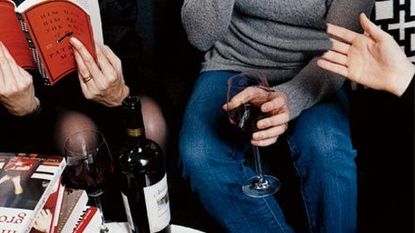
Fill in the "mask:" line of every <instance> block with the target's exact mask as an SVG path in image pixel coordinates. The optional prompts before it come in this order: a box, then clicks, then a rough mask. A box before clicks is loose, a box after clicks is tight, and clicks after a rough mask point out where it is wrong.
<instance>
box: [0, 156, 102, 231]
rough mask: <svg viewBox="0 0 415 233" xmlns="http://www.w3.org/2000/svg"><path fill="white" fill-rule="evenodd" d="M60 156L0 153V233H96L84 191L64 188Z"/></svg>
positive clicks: (94, 213)
mask: <svg viewBox="0 0 415 233" xmlns="http://www.w3.org/2000/svg"><path fill="white" fill-rule="evenodd" d="M65 166H66V162H65V159H64V158H63V157H62V156H51V155H40V154H23V153H18V154H16V153H0V232H7V233H27V232H30V233H40V232H41V233H55V232H56V233H58V232H59V233H60V232H62V233H65V232H71V233H72V232H99V227H100V221H101V219H100V214H99V210H98V209H97V208H96V207H92V206H88V205H87V203H88V196H87V194H86V192H85V191H84V190H74V189H69V188H65V186H64V185H62V183H61V175H62V172H63V170H64V168H65Z"/></svg>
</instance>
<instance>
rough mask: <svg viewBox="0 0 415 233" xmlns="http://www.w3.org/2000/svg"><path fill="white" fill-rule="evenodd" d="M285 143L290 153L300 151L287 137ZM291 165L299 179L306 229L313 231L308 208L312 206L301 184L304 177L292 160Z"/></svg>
mask: <svg viewBox="0 0 415 233" xmlns="http://www.w3.org/2000/svg"><path fill="white" fill-rule="evenodd" d="M287 143H288V147H289V148H290V151H291V153H292V155H294V154H296V155H298V154H300V152H299V151H298V150H296V147H295V145H294V144H295V143H293V142H292V141H291V140H290V139H289V138H288V139H287ZM293 157H294V156H293ZM293 166H294V169H295V171H296V173H297V176H298V178H299V179H300V192H301V199H302V200H303V204H304V211H305V215H306V218H307V221H308V230H309V232H310V233H312V232H314V231H313V228H314V227H313V221H312V218H311V215H310V212H312V211H309V208H310V209H311V210H312V207H311V206H310V205H309V200H308V197H307V195H306V194H305V192H304V185H303V182H304V179H303V178H302V176H301V175H300V174H301V173H300V169H299V168H298V167H297V165H296V163H295V162H294V161H293Z"/></svg>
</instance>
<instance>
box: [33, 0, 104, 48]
mask: <svg viewBox="0 0 415 233" xmlns="http://www.w3.org/2000/svg"><path fill="white" fill-rule="evenodd" d="M26 1H27V0H26ZM71 1H73V2H76V3H78V5H80V6H82V7H83V8H84V9H85V10H86V11H87V12H88V13H89V17H90V18H91V25H92V32H93V34H94V39H95V42H97V43H100V44H104V36H103V34H102V23H101V12H100V10H99V3H98V0H71Z"/></svg>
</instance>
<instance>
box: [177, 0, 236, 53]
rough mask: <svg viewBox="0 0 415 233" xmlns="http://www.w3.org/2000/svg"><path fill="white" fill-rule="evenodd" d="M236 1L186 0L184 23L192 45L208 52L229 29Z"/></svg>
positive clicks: (183, 11) (183, 8)
mask: <svg viewBox="0 0 415 233" xmlns="http://www.w3.org/2000/svg"><path fill="white" fill-rule="evenodd" d="M234 4H235V0H184V3H183V6H182V11H181V15H182V23H183V27H184V29H185V30H186V33H187V37H188V39H189V41H190V43H191V44H192V45H194V46H195V47H197V48H198V49H200V50H202V51H206V50H208V49H209V48H210V47H212V46H213V44H214V43H215V42H216V41H218V40H219V39H221V38H222V36H223V35H224V33H225V32H226V30H227V29H228V27H229V25H230V22H231V17H232V12H233V7H234Z"/></svg>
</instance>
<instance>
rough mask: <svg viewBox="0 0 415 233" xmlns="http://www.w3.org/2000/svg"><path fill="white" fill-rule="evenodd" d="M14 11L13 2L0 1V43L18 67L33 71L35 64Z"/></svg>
mask: <svg viewBox="0 0 415 233" xmlns="http://www.w3.org/2000/svg"><path fill="white" fill-rule="evenodd" d="M14 9H15V5H14V3H13V2H11V1H5V0H1V1H0V41H1V42H3V44H4V45H5V46H6V48H8V50H9V51H10V53H11V55H12V56H13V58H14V59H15V60H16V63H17V64H18V65H19V66H21V67H22V68H24V69H35V67H36V64H35V62H34V60H33V56H32V53H31V52H30V49H29V44H28V43H27V41H26V38H25V35H24V33H23V31H22V29H21V27H20V24H19V21H18V19H17V16H16V12H15V11H14Z"/></svg>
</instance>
